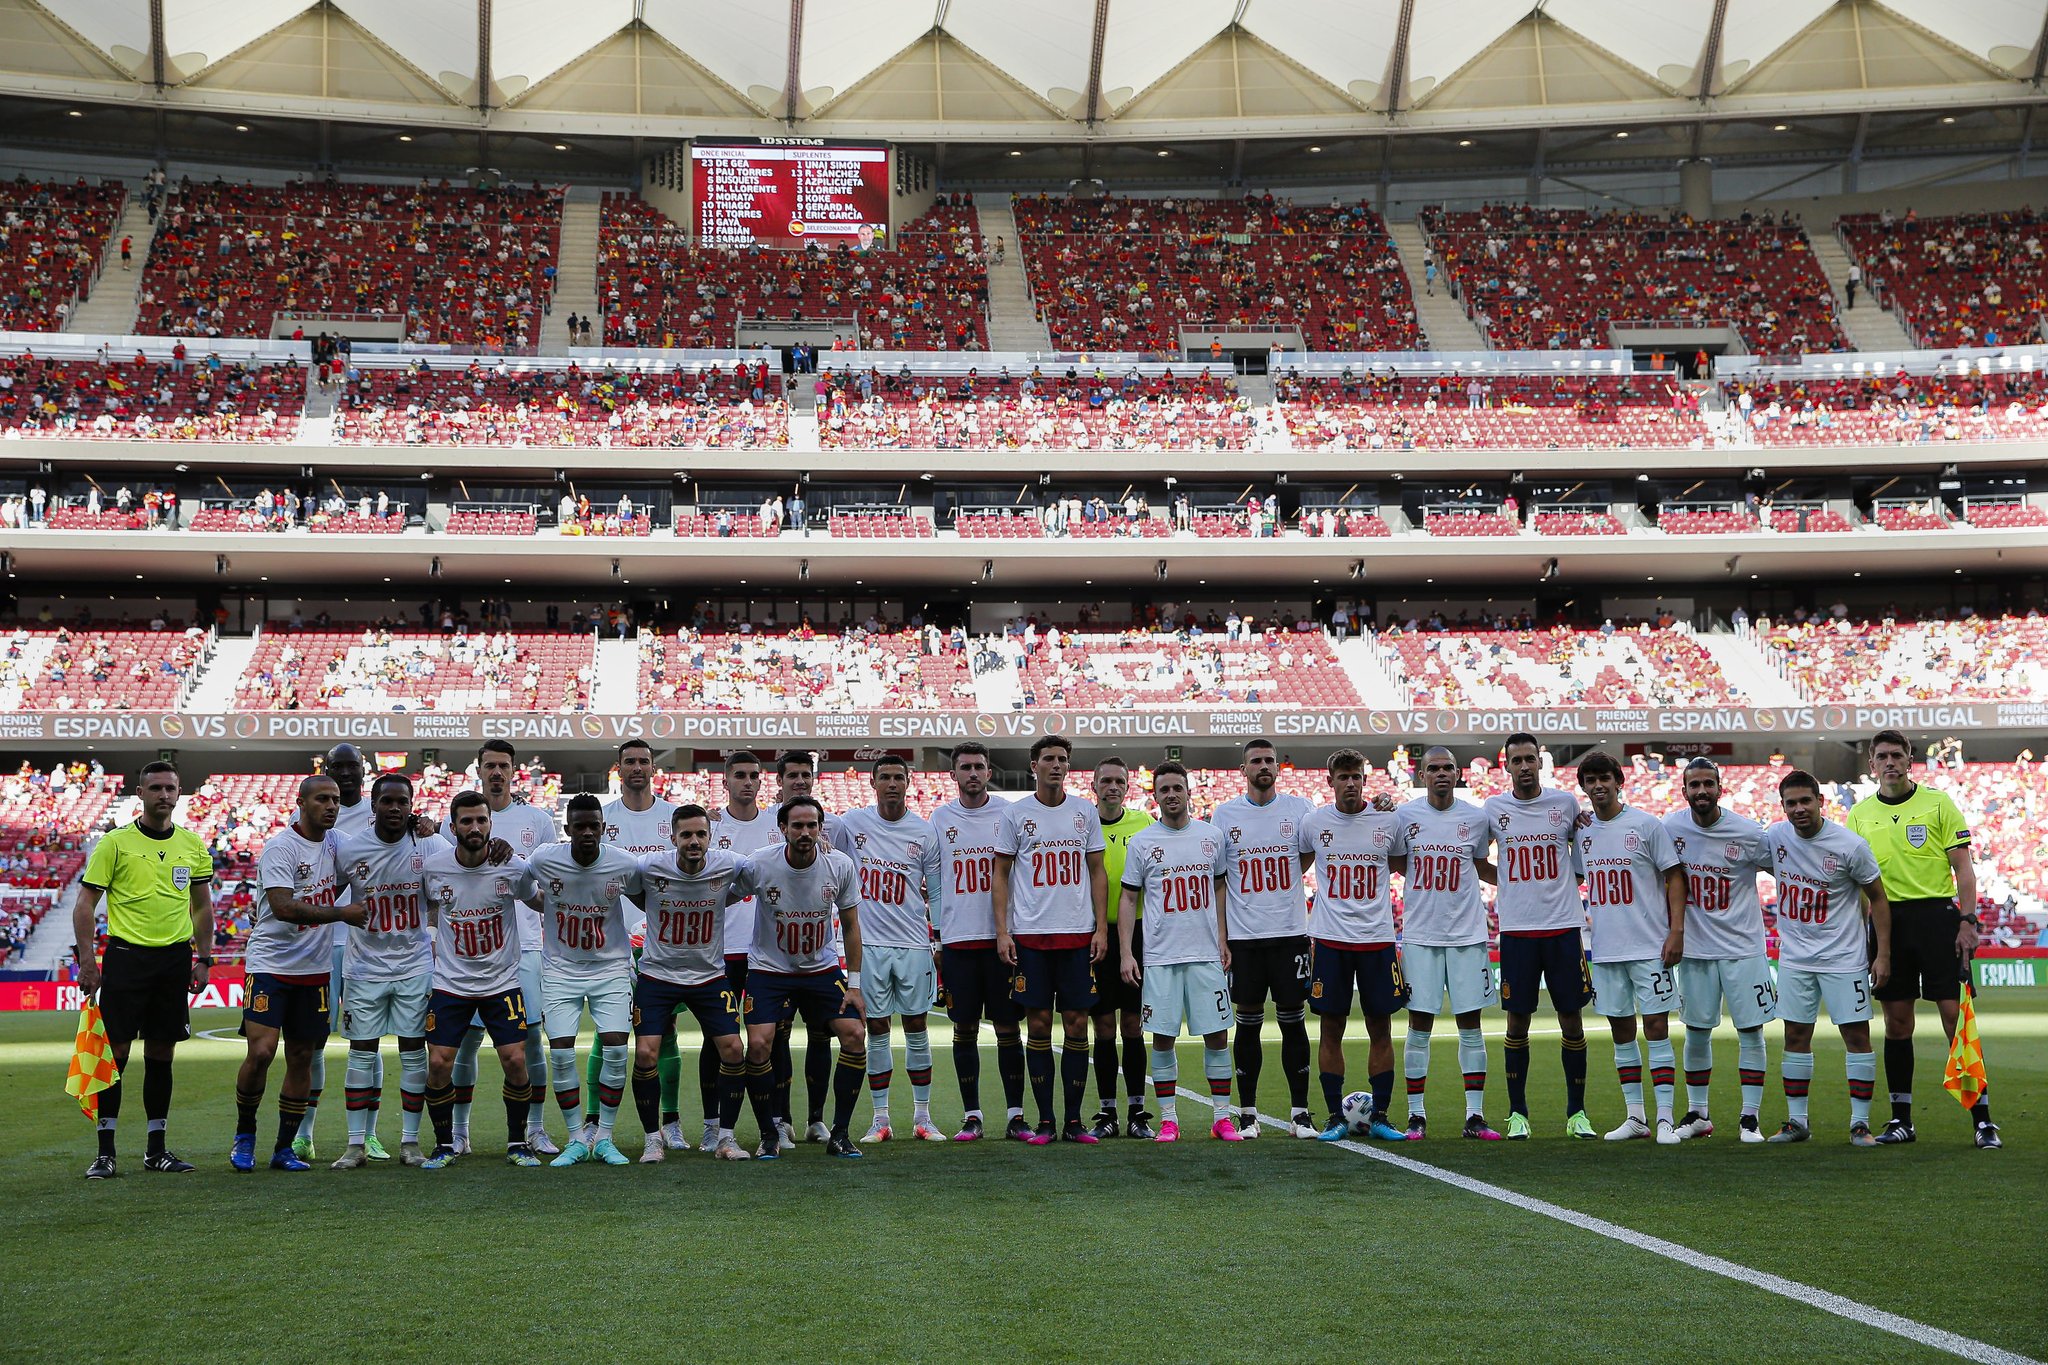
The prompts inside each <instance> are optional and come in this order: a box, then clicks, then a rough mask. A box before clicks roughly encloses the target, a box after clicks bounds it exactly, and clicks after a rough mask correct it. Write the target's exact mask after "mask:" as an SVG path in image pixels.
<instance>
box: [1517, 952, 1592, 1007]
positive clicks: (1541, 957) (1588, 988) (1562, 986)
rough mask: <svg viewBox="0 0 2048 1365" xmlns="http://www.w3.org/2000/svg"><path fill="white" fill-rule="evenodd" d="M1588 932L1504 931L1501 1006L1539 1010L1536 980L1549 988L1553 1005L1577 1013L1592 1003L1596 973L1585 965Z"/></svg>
mask: <svg viewBox="0 0 2048 1365" xmlns="http://www.w3.org/2000/svg"><path fill="white" fill-rule="evenodd" d="M1584 939H1585V936H1584V935H1583V934H1580V933H1578V932H1577V931H1569V932H1566V933H1562V934H1502V935H1501V936H1500V1007H1501V1008H1502V1009H1504V1010H1506V1011H1507V1012H1508V1013H1509V1014H1534V1013H1535V1012H1536V983H1537V981H1538V980H1539V979H1540V980H1541V981H1542V982H1543V984H1544V985H1546V986H1548V987H1549V988H1550V1007H1551V1008H1552V1009H1554V1010H1556V1011H1557V1012H1558V1013H1559V1014H1574V1013H1576V1012H1578V1011H1579V1010H1582V1009H1584V1008H1586V1006H1587V1005H1590V1004H1591V1003H1593V973H1592V970H1591V969H1590V968H1588V967H1587V966H1586V948H1585V942H1584Z"/></svg>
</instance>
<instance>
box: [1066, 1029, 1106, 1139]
mask: <svg viewBox="0 0 2048 1365" xmlns="http://www.w3.org/2000/svg"><path fill="white" fill-rule="evenodd" d="M1088 1062H1089V1050H1088V1043H1087V1041H1086V1040H1085V1039H1084V1040H1083V1041H1081V1042H1079V1043H1075V1042H1068V1043H1067V1044H1065V1045H1064V1046H1063V1047H1062V1048H1061V1049H1060V1089H1061V1091H1062V1097H1063V1098H1064V1099H1065V1101H1066V1116H1067V1122H1068V1123H1079V1122H1080V1121H1081V1105H1082V1104H1083V1103H1084V1102H1085V1101H1086V1100H1087V1098H1088ZM1113 1075H1114V1073H1112V1076H1113ZM1109 1107H1110V1109H1111V1111H1112V1112H1113V1111H1114V1110H1115V1109H1116V1092H1115V1091H1114V1090H1112V1091H1111V1092H1110V1096H1109Z"/></svg>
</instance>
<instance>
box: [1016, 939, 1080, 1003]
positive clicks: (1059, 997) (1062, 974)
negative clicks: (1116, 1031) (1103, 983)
mask: <svg viewBox="0 0 2048 1365" xmlns="http://www.w3.org/2000/svg"><path fill="white" fill-rule="evenodd" d="M1010 999H1012V1000H1013V1001H1015V1002H1016V1003H1017V1004H1018V1006H1020V1007H1021V1008H1023V1009H1027V1010H1049V1009H1058V1010H1061V1011H1069V1010H1079V1011H1081V1012H1082V1013H1084V1014H1085V1013H1090V1012H1092V1011H1093V1010H1094V1009H1095V964H1094V963H1092V962H1090V961H1089V960H1088V948H1087V946H1086V945H1083V946H1082V947H1079V948H1032V947H1027V946H1026V945H1024V944H1022V943H1020V944H1018V945H1017V970H1016V974H1015V975H1014V976H1012V977H1011V978H1010Z"/></svg>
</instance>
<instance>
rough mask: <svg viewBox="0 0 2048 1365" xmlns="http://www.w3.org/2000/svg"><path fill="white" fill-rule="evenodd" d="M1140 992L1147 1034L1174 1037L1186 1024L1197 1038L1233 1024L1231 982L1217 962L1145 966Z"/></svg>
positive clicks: (1220, 1030) (1191, 1033)
mask: <svg viewBox="0 0 2048 1365" xmlns="http://www.w3.org/2000/svg"><path fill="white" fill-rule="evenodd" d="M1143 990H1144V1003H1145V1014H1144V1023H1143V1027H1144V1030H1145V1032H1147V1033H1160V1034H1165V1035H1166V1036H1168V1037H1177V1036H1178V1035H1179V1034H1180V1031H1181V1026H1182V1025H1186V1026H1187V1031H1188V1034H1189V1036H1190V1037H1195V1038H1200V1037H1202V1036H1203V1035H1205V1034H1210V1033H1221V1032H1223V1031H1224V1030H1225V1029H1227V1028H1230V1027H1231V1026H1232V1025H1233V1024H1235V1023H1236V1016H1235V1015H1234V1014H1233V1013H1232V1012H1231V1009H1230V983H1229V982H1228V981H1227V980H1225V979H1224V976H1223V968H1222V966H1221V964H1219V963H1215V962H1169V963H1165V964H1163V965H1160V966H1153V965H1151V964H1150V963H1147V964H1146V966H1145V982H1144V987H1143Z"/></svg>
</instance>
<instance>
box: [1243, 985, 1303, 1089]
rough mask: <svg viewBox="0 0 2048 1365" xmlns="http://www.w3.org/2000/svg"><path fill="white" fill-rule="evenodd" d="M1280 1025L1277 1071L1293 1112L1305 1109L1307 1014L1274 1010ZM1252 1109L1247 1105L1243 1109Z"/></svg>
mask: <svg viewBox="0 0 2048 1365" xmlns="http://www.w3.org/2000/svg"><path fill="white" fill-rule="evenodd" d="M1273 1018H1274V1019H1276V1020H1278V1021H1279V1024H1280V1069H1281V1070H1282V1071H1283V1072H1285V1073H1286V1075H1287V1097H1288V1099H1289V1101H1290V1102H1292V1104H1293V1106H1294V1107H1295V1108H1296V1109H1306V1108H1308V1067H1309V1046H1308V1010H1307V1009H1306V1008H1305V1007H1304V1008H1302V1009H1294V1010H1275V1011H1274V1012H1273ZM1251 1107H1252V1106H1251V1105H1250V1104H1249V1103H1248V1104H1246V1105H1245V1108H1247V1109H1249V1108H1251Z"/></svg>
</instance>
